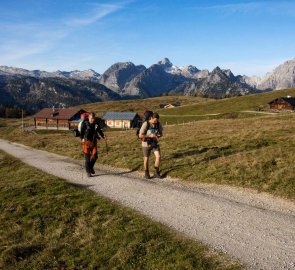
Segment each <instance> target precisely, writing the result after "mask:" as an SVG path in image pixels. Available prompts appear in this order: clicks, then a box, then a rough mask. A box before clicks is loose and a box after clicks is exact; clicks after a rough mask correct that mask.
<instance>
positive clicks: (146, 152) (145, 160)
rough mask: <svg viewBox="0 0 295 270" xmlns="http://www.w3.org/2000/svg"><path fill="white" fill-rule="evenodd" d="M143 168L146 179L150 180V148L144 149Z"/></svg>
mask: <svg viewBox="0 0 295 270" xmlns="http://www.w3.org/2000/svg"><path fill="white" fill-rule="evenodd" d="M142 150H143V167H144V177H145V178H146V179H150V178H151V177H150V173H149V156H150V153H151V151H150V149H149V148H148V147H143V148H142Z"/></svg>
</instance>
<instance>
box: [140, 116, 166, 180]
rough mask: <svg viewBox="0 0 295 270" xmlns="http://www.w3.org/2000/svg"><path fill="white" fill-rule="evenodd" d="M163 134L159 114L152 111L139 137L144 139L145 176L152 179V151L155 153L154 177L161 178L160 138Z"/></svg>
mask: <svg viewBox="0 0 295 270" xmlns="http://www.w3.org/2000/svg"><path fill="white" fill-rule="evenodd" d="M162 136H163V127H162V125H161V123H160V122H159V114H158V113H152V114H151V115H150V116H149V117H148V119H147V120H146V121H145V122H144V123H143V124H142V126H141V128H140V131H139V138H140V139H141V140H142V150H143V165H144V177H145V178H146V179H150V178H151V176H150V173H149V157H150V154H151V151H153V152H154V155H155V158H156V159H155V166H154V168H155V172H154V175H153V177H154V178H161V175H160V161H161V151H160V145H159V143H158V138H159V137H162Z"/></svg>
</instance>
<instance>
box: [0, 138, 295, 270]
mask: <svg viewBox="0 0 295 270" xmlns="http://www.w3.org/2000/svg"><path fill="white" fill-rule="evenodd" d="M0 149H2V150H4V151H6V152H8V153H9V154H11V155H13V156H15V157H17V158H19V159H21V160H22V161H23V162H25V163H27V164H29V165H31V166H34V167H37V168H39V169H41V170H43V171H45V172H47V173H49V174H52V175H56V176H58V177H61V178H63V179H66V180H67V181H69V182H71V183H76V184H79V185H83V186H85V187H86V188H89V189H91V190H93V191H95V192H97V193H99V194H101V195H103V196H105V197H108V198H111V199H112V200H114V201H116V202H119V203H120V204H123V205H126V206H128V207H131V208H133V209H136V210H138V211H140V212H142V213H143V214H145V215H147V216H149V217H151V218H152V219H154V220H156V221H159V222H161V223H162V224H165V225H166V226H168V227H170V228H172V229H174V230H177V231H179V232H182V233H184V234H185V235H187V236H188V237H190V238H192V239H198V240H200V241H202V242H203V243H206V244H208V245H209V246H211V247H213V248H215V249H218V250H221V251H223V252H225V253H227V254H228V255H230V256H232V257H234V258H237V259H239V260H240V261H241V262H242V263H243V264H244V265H245V266H246V268H248V269H276V270H277V269H295V204H294V203H292V202H288V201H285V200H282V199H278V198H274V197H273V196H270V195H266V194H258V193H254V192H249V191H247V190H243V189H237V188H229V187H219V186H209V185H194V184H183V183H180V182H179V181H174V180H171V179H170V180H169V179H167V180H143V179H141V178H139V177H138V175H137V176H136V174H135V175H134V174H132V173H131V174H130V173H128V172H124V171H120V170H115V169H114V170H113V171H110V170H105V168H104V169H103V170H102V169H101V168H100V170H99V171H97V175H96V176H95V177H92V178H86V177H85V173H82V169H81V162H77V161H74V160H71V159H69V158H66V157H63V156H59V155H56V154H52V153H48V152H44V151H39V150H35V149H32V148H29V147H26V146H23V145H19V144H14V143H9V142H7V141H5V140H1V139H0ZM12 169H13V168H12Z"/></svg>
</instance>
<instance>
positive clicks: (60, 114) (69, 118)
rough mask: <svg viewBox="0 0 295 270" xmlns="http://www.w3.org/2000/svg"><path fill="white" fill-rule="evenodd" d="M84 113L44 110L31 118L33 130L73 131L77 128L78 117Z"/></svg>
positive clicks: (64, 109) (66, 110) (74, 110)
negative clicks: (32, 119) (33, 124)
mask: <svg viewBox="0 0 295 270" xmlns="http://www.w3.org/2000/svg"><path fill="white" fill-rule="evenodd" d="M85 112H86V111H85V110H82V109H81V110H77V109H68V108H62V109H55V108H54V107H53V108H45V109H43V110H41V111H39V112H38V113H36V114H35V115H34V116H33V117H34V123H35V128H36V129H56V130H69V129H74V128H77V127H78V124H79V122H80V115H81V114H82V113H85Z"/></svg>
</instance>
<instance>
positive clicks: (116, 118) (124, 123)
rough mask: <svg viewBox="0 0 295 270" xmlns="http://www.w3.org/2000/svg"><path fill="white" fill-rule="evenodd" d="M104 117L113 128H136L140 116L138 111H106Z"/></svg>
mask: <svg viewBox="0 0 295 270" xmlns="http://www.w3.org/2000/svg"><path fill="white" fill-rule="evenodd" d="M102 119H103V120H105V123H106V125H107V126H108V127H111V128H134V127H136V126H137V122H138V119H140V117H139V115H138V114H137V113H136V112H106V113H105V114H104V115H103V116H102Z"/></svg>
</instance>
